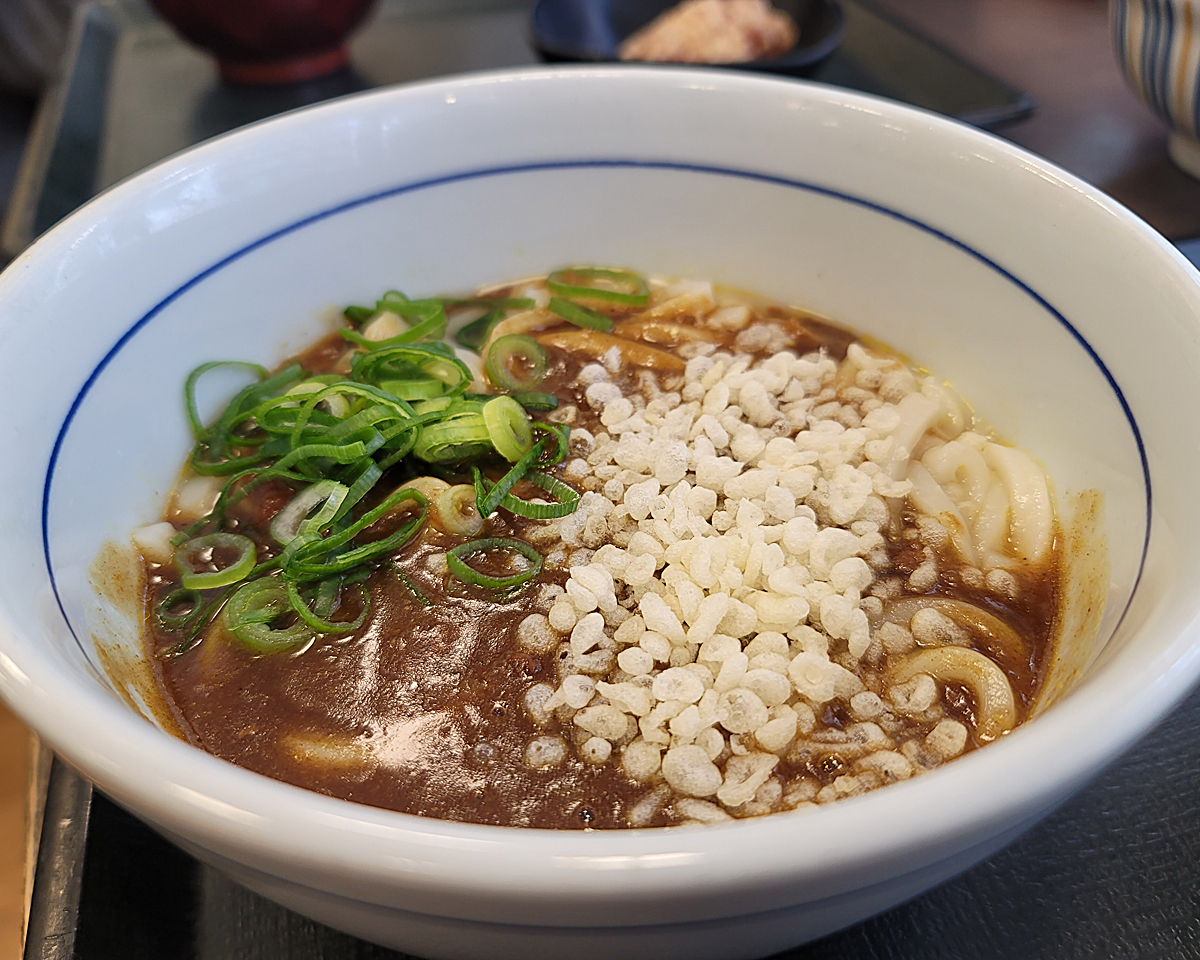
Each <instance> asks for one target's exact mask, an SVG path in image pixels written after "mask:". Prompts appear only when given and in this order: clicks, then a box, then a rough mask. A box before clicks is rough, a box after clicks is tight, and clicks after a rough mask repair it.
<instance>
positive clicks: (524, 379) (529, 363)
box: [483, 333, 546, 393]
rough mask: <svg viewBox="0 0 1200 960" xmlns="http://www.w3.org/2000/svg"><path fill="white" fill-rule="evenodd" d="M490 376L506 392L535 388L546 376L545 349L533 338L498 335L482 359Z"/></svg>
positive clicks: (514, 334) (521, 391)
mask: <svg viewBox="0 0 1200 960" xmlns="http://www.w3.org/2000/svg"><path fill="white" fill-rule="evenodd" d="M483 369H484V372H485V373H486V374H487V378H488V379H489V380H490V381H491V382H492V383H493V384H495V385H496V386H497V387H498V388H499V389H501V390H503V391H504V392H505V393H523V392H526V391H529V390H532V389H533V388H534V387H536V386H537V385H538V384H539V383H541V382H542V379H543V378H544V377H545V376H546V351H545V350H543V349H542V345H541V344H540V343H538V342H537V341H536V340H534V339H533V338H532V337H527V336H524V335H523V334H520V333H510V334H507V335H505V336H503V337H497V338H496V339H495V340H493V341H492V345H491V346H490V347H488V352H487V356H486V357H485V358H484V361H483Z"/></svg>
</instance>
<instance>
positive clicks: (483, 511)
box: [471, 439, 547, 520]
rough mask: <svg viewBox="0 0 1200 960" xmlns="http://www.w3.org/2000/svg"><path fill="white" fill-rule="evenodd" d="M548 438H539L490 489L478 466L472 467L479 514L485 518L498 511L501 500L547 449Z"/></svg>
mask: <svg viewBox="0 0 1200 960" xmlns="http://www.w3.org/2000/svg"><path fill="white" fill-rule="evenodd" d="M546 446H547V441H546V439H542V440H539V441H538V442H537V443H535V444H534V445H533V446H532V447H530V448H529V452H528V453H526V454H525V455H524V456H523V457H521V459H520V460H518V461H517V462H516V463H514V464H513V465H512V467H511V468H510V469H509V471H508V473H506V474H505V475H504V476H503V477H501V478H500V479H499V480H498V481H497V482H496V483H495V485H494V486H492V487H491V489H490V490H489V489H488V488H487V487H486V486H485V484H486V481H485V480H484V479H483V474H481V473H480V472H479V468H478V467H472V468H471V473H472V474H473V475H474V477H475V502H476V504H477V505H478V509H479V515H480V516H481V517H483V518H484V519H485V520H486V519H487V518H488V517H490V516H491V515H492V514H493V513H495V512H496V508H497V507H498V506H499V505H500V501H501V500H503V499H504V498H505V496H507V495H508V492H509V491H510V490H512V488H513V487H515V486H516V485H517V483H518V482H519V481H520V480H521V478H522V477H524V476H525V474H527V473H528V472H529V471H530V470H532V469H533V468H534V465H535V464H536V463H537V462H538V457H540V456H541V455H542V454H543V453H545V451H546Z"/></svg>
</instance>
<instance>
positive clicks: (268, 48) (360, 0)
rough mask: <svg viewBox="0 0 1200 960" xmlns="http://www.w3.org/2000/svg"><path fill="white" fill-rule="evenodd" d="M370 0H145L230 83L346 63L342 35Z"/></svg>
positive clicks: (301, 76)
mask: <svg viewBox="0 0 1200 960" xmlns="http://www.w3.org/2000/svg"><path fill="white" fill-rule="evenodd" d="M374 2H375V0H150V4H151V6H153V7H154V9H155V10H157V11H158V12H159V13H160V14H161V15H162V16H163V18H164V19H166V20H167V21H168V22H169V23H170V24H171V25H172V26H173V27H174V28H175V29H176V30H178V31H179V33H180V34H182V35H183V37H184V38H185V39H187V40H189V41H190V42H192V43H194V44H195V45H196V46H198V47H203V48H205V49H206V50H209V51H211V52H212V53H213V54H214V55H215V56H216V58H217V62H218V63H219V65H220V68H221V76H222V77H223V78H224V79H225V80H226V81H227V82H229V83H237V84H255V85H258V84H275V83H295V82H297V81H300V80H311V79H313V78H315V77H320V76H324V75H325V74H327V73H332V72H333V71H335V70H338V69H340V68H342V67H344V66H346V65H347V64H348V63H349V54H348V52H347V50H346V42H345V41H346V37H347V35H348V34H349V33H350V31H351V30H353V29H354V28H355V27H356V26H357V25H358V24H359V23H361V22H362V20H363V18H364V17H365V16H366V15H367V12H368V11H369V10H370V9H371V6H372V5H373V4H374Z"/></svg>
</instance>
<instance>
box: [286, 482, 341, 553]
mask: <svg viewBox="0 0 1200 960" xmlns="http://www.w3.org/2000/svg"><path fill="white" fill-rule="evenodd" d="M348 492H349V490H348V488H347V487H346V486H345V485H344V484H341V483H338V482H337V481H335V480H321V481H318V482H317V483H314V484H313V485H312V486H310V487H306V488H305V489H303V490H301V491H300V492H299V493H298V494H296V495H295V496H294V497H292V499H291V500H290V501H289V502H288V504H287V506H285V507H284V508H283V509H282V510H280V511H279V512H278V513H277V514H275V518H274V519H273V520H272V521H271V536H272V537H274V538H275V541H276V543H282V544H285V545H286V544H289V543H291V542H292V541H293V540H295V539H296V537H298V536H299V535H300V534H301V533H316V532H317V531H319V530H320V529H321V528H322V527H326V526H328V525H329V524H330V523H332V522H333V518H334V517H335V516H336V515H337V513H338V510H339V508H340V507H341V505H342V501H343V500H345V499H346V494H347V493H348ZM317 506H320V507H321V509H320V510H318V511H317V513H316V514H315V515H314V516H312V517H309V514H310V513H312V511H313V510H314V509H315V508H316V507H317Z"/></svg>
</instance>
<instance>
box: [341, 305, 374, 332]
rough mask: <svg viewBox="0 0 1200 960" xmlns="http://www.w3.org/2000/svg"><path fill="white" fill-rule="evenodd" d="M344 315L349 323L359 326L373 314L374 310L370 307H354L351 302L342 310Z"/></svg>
mask: <svg viewBox="0 0 1200 960" xmlns="http://www.w3.org/2000/svg"><path fill="white" fill-rule="evenodd" d="M342 316H344V317H345V318H346V319H347V320H349V321H350V322H351V323H356V324H358V325H359V326H360V327H361V326H362V325H363V324H364V323H366V322H367V321H368V320H370V319H371V318H372V317H373V316H375V311H374V310H372V309H371V308H370V307H356V306H354V305H353V304H352V305H350V306H348V307H347V308H346V309H345V310H343V311H342Z"/></svg>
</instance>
